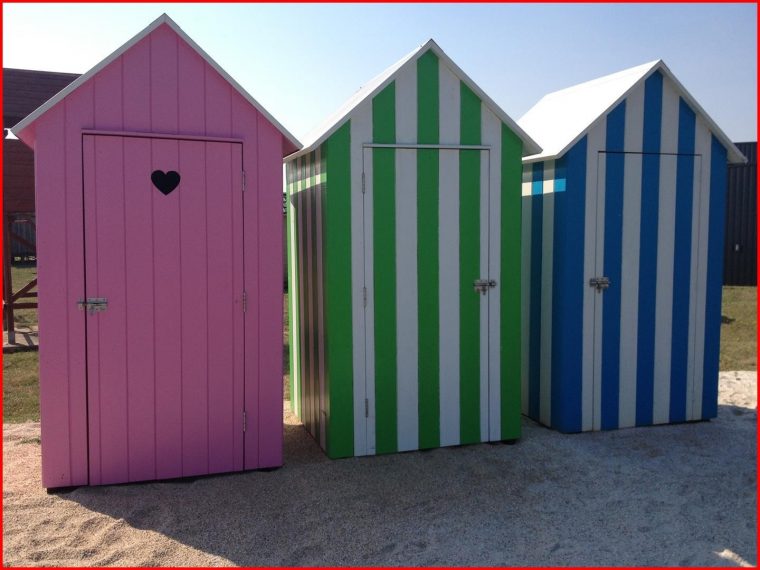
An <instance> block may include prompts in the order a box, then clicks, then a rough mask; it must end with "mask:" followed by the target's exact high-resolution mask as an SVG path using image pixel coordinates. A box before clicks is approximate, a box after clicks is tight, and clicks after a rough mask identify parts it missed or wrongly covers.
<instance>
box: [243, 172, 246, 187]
mask: <svg viewBox="0 0 760 570" xmlns="http://www.w3.org/2000/svg"><path fill="white" fill-rule="evenodd" d="M242 174H243V192H245V186H246V184H245V170H243V173H242Z"/></svg>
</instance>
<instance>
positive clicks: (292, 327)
mask: <svg viewBox="0 0 760 570" xmlns="http://www.w3.org/2000/svg"><path fill="white" fill-rule="evenodd" d="M287 175H288V176H287V181H288V184H287V186H286V190H287V196H286V198H287V199H286V212H287V216H288V217H287V230H288V231H287V243H288V245H287V247H288V345H289V347H288V348H289V349H290V370H289V374H288V381H289V386H290V411H291V412H293V413H297V412H296V407H295V400H296V398H295V393H296V384H297V382H296V376H298V370H296V368H295V361H296V354H297V352H296V351H297V350H298V344H297V341H296V338H297V337H298V323H297V315H296V311H294V310H293V302H294V301H295V300H296V299H297V298H298V272H297V269H296V270H294V269H293V260H295V259H297V256H296V253H295V251H294V249H293V245H294V244H293V240H292V239H291V236H290V228H291V224H293V223H294V219H293V216H294V212H293V204H292V203H291V200H292V197H293V180H294V179H295V174H294V165H293V162H289V163H288V166H287ZM296 267H297V266H296ZM294 295H295V296H294ZM296 306H298V304H297V303H296Z"/></svg>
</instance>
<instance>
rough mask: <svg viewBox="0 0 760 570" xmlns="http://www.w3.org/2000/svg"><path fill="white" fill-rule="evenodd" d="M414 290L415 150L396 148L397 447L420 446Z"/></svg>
mask: <svg viewBox="0 0 760 570" xmlns="http://www.w3.org/2000/svg"><path fill="white" fill-rule="evenodd" d="M397 109H398V108H397ZM417 294H418V287H417V151H414V150H397V151H396V355H397V356H396V365H397V369H396V379H397V391H396V396H397V408H396V409H397V411H398V414H397V427H398V432H397V433H398V450H399V451H408V450H410V449H418V448H419V412H418V401H419V394H418V387H419V380H418V370H419V368H418V334H417V333H418V322H417V318H418V313H417Z"/></svg>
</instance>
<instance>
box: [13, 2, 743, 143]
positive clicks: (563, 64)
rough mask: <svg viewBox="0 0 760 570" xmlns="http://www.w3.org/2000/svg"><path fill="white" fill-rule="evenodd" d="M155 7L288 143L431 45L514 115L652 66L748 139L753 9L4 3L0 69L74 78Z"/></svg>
mask: <svg viewBox="0 0 760 570" xmlns="http://www.w3.org/2000/svg"><path fill="white" fill-rule="evenodd" d="M162 12H166V13H168V14H169V15H170V16H171V17H172V18H173V19H174V20H175V21H176V22H177V23H178V24H179V25H180V26H181V27H182V28H183V29H184V30H185V31H186V32H187V33H188V34H189V35H190V36H191V37H192V38H193V39H194V40H195V41H196V42H198V44H200V45H201V46H202V47H203V48H204V49H205V50H206V51H207V52H208V53H209V54H210V55H211V56H212V57H213V58H214V59H216V61H217V62H218V63H219V64H220V65H221V66H222V67H224V68H225V69H226V70H227V72H228V73H230V75H232V76H233V77H234V78H235V79H237V80H238V81H239V82H240V83H241V84H242V85H243V87H245V88H246V89H247V90H248V91H249V92H250V93H251V94H252V95H253V96H254V97H255V98H256V99H257V100H258V101H259V102H260V103H262V104H263V105H264V106H265V107H266V108H267V109H268V110H269V111H270V112H271V113H272V114H273V115H274V116H275V117H277V119H278V120H279V121H281V122H282V123H283V124H284V125H285V126H286V127H288V128H289V129H290V130H291V131H292V132H293V133H294V134H295V135H296V136H298V137H303V135H305V134H306V133H307V132H308V131H309V130H310V129H311V128H312V127H314V126H315V125H318V124H320V123H321V122H322V120H323V119H324V118H325V117H326V116H327V115H329V114H330V113H332V112H333V111H334V110H335V109H336V108H338V107H339V106H340V105H341V104H342V103H343V101H344V100H345V99H347V98H348V97H349V96H350V95H351V94H352V93H353V92H354V91H356V90H357V89H358V88H359V87H360V86H361V85H362V84H363V83H366V82H367V81H368V80H369V79H371V78H372V77H373V76H374V75H376V74H377V73H379V72H380V71H382V70H383V69H385V68H386V67H388V66H389V65H391V64H392V63H393V62H395V61H396V60H398V59H400V58H401V57H402V56H403V55H405V54H406V53H408V52H410V51H411V50H412V49H414V48H415V47H416V46H418V45H420V44H422V43H424V42H425V41H426V40H427V39H429V38H431V37H432V38H434V39H435V40H436V41H437V42H438V43H439V44H440V46H441V47H442V48H443V49H444V50H445V51H446V52H447V53H448V54H449V55H450V56H451V57H452V58H453V59H454V61H456V62H457V64H459V66H460V67H461V68H462V69H464V71H465V72H466V73H467V74H469V75H470V77H472V79H473V80H474V81H475V82H476V83H478V84H479V85H480V86H481V87H482V88H483V89H484V90H485V91H486V92H487V93H488V94H489V95H490V96H491V97H492V98H493V99H494V100H495V101H496V102H497V103H499V104H500V105H501V106H502V108H504V110H505V111H506V112H507V113H508V114H509V115H511V116H512V117H513V118H515V119H519V117H520V116H522V114H523V113H525V112H526V111H527V110H528V109H529V108H530V107H531V106H532V105H533V104H534V103H535V102H536V101H538V99H540V98H541V96H542V95H544V94H546V93H548V92H550V91H554V90H556V89H561V88H563V87H568V86H570V85H573V84H575V83H579V82H582V81H586V80H589V79H593V78H595V77H598V76H601V75H605V74H607V73H612V72H615V71H618V70H620V69H624V68H626V67H631V66H634V65H638V64H640V63H644V62H647V61H651V60H655V59H660V58H661V59H664V60H665V62H666V63H667V64H668V66H669V67H670V69H671V70H672V71H673V72H674V73H675V74H676V76H678V78H679V79H680V80H681V82H682V83H683V84H684V85H685V86H686V88H687V89H688V90H689V91H690V92H691V93H692V95H694V96H695V97H696V99H697V100H698V101H699V102H700V103H701V105H702V106H703V107H704V108H705V110H706V111H707V112H708V113H709V114H710V115H711V116H712V117H713V118H714V119H715V120H716V122H717V123H718V124H719V125H720V126H721V127H722V128H723V130H724V131H725V132H726V133H727V134H728V136H729V137H731V138H732V139H733V140H735V141H747V140H756V138H757V133H756V124H757V87H756V86H757V27H756V22H757V6H756V5H754V4H635V5H623V4H605V5H596V4H578V5H549V4H538V5H530V4H495V5H494V4H476V5H472V4H405V5H404V4H374V5H367V4H349V5H344V4H327V5H322V4H314V5H304V4H292V5H288V4H285V5H282V4H213V5H212V4H124V5H118V4H116V5H114V4H102V5H99V4H87V5H85V4H48V5H45V4H4V5H3V16H4V18H3V56H4V60H3V65H4V66H6V67H20V68H29V69H44V70H53V71H71V72H84V71H86V70H87V69H89V68H90V67H92V66H93V65H95V64H97V63H98V62H99V61H100V60H101V59H103V58H104V57H105V56H107V55H108V54H109V53H111V52H112V51H113V50H114V49H116V48H117V47H119V46H120V45H121V44H122V43H124V42H125V41H127V40H128V39H129V38H130V37H132V36H133V35H134V34H136V33H137V32H139V31H140V30H141V29H142V28H144V27H145V26H146V25H148V24H149V23H150V22H151V21H152V20H153V19H154V18H155V17H157V16H158V15H159V14H161V13H162Z"/></svg>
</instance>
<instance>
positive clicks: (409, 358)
mask: <svg viewBox="0 0 760 570" xmlns="http://www.w3.org/2000/svg"><path fill="white" fill-rule="evenodd" d="M363 168H364V171H363V172H364V177H363V180H364V187H363V194H362V198H363V201H364V209H363V211H364V217H363V225H364V228H363V229H364V232H363V238H364V288H365V290H364V291H363V295H364V298H365V299H366V303H365V309H364V323H363V325H364V345H365V358H366V362H365V371H366V373H365V378H364V386H363V388H364V391H365V394H364V396H365V401H366V413H365V418H364V421H366V452H367V453H369V454H372V453H390V452H395V451H407V450H412V449H424V448H432V447H439V446H446V445H458V444H465V443H476V442H480V441H489V440H492V439H500V435H499V433H500V432H499V430H498V429H497V430H495V431H496V433H491V432H492V431H494V430H493V428H492V426H493V422H491V421H490V418H489V413H490V410H493V409H494V406H493V404H494V402H492V400H493V399H494V398H495V399H496V402H498V398H499V379H498V371H497V372H496V376H497V377H496V378H494V379H493V382H491V381H490V380H491V378H490V376H489V368H490V367H489V334H490V333H489V314H492V313H491V312H490V310H489V303H490V302H498V289H497V288H498V284H496V288H488V289H487V290H486V291H485V292H484V293H481V292H477V291H476V290H475V288H474V282H475V281H476V280H485V281H489V279H491V278H492V277H491V276H490V275H489V244H490V242H491V241H492V240H491V235H492V232H493V231H494V230H496V234H495V235H496V236H498V235H499V233H498V228H490V222H489V220H490V219H491V215H490V195H489V187H490V184H489V172H490V170H489V169H490V164H489V151H488V149H487V148H485V147H469V148H468V147H442V146H437V145H409V146H403V145H368V146H365V148H364V157H363ZM497 239H498V237H497ZM494 277H497V276H494ZM496 308H498V307H496ZM491 309H493V307H492V308H491ZM493 324H494V325H496V326H498V323H493ZM497 338H498V337H497ZM355 387H356V388H357V389H358V390H361V389H362V386H361V385H359V386H355ZM496 407H498V403H497V406H496ZM357 420H358V418H357ZM362 431H364V430H362Z"/></svg>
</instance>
